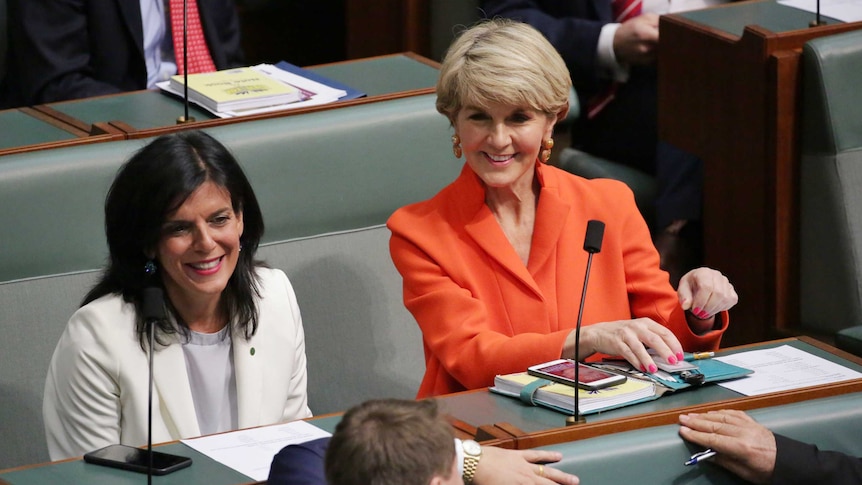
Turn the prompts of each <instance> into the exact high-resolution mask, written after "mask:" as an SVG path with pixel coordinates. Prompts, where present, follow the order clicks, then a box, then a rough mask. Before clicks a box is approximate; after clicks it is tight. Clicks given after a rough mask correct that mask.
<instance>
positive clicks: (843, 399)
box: [541, 393, 862, 484]
mask: <svg viewBox="0 0 862 485" xmlns="http://www.w3.org/2000/svg"><path fill="white" fill-rule="evenodd" d="M860 400H862V394H860V393H855V394H846V395H843V396H836V397H830V398H824V399H815V400H811V401H804V402H799V403H795V404H788V405H784V406H775V407H771V408H762V409H757V410H753V411H750V412H749V414H750V415H751V416H752V417H753V418H754V419H756V420H757V421H758V422H759V423H761V424H763V425H765V426H767V427H768V428H770V429H772V430H773V431H776V432H778V433H781V434H783V435H785V436H788V437H790V438H794V439H798V440H801V441H805V442H809V443H814V444H816V445H818V446H819V447H820V449H823V450H835V451H841V452H844V453H848V454H850V455H853V456H862V439H859V437H860V436H862V406H859V402H860ZM678 430H679V426H676V425H666V426H656V427H651V428H645V429H640V430H636V431H627V432H624V433H615V434H610V435H605V436H600V437H597V438H590V439H585V440H581V441H574V442H570V443H563V444H559V445H553V446H548V447H543V448H541V449H547V450H554V451H559V452H561V453H562V454H563V460H562V461H561V462H560V463H558V464H555V465H553V466H554V467H556V468H559V469H561V470H564V471H566V472H569V473H574V474H576V475H578V477H579V478H580V479H581V483H584V484H587V483H603V484H604V483H645V484H647V483H648V484H683V483H685V484H725V483H727V484H731V483H732V484H736V483H747V482H743V481H742V480H740V479H739V478H737V477H735V476H733V475H732V474H730V473H728V472H727V471H725V470H724V469H721V468H719V467H718V466H716V465H713V464H711V463H703V464H700V465H698V466H693V467H690V466H684V465H683V463H684V462H685V461H686V460H687V459H688V458H689V457H690V456H691V455H692V454H693V453H695V452H697V451H702V448H699V447H696V446H694V445H691V444H689V443H687V442H685V441H683V440H682V438H680V437H679V434H678Z"/></svg>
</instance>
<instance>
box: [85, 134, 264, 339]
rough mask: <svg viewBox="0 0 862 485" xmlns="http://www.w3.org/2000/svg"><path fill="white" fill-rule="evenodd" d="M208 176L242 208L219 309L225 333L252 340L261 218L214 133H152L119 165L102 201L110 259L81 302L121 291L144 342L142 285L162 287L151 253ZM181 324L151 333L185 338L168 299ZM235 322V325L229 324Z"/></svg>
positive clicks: (185, 331) (248, 186) (246, 185)
mask: <svg viewBox="0 0 862 485" xmlns="http://www.w3.org/2000/svg"><path fill="white" fill-rule="evenodd" d="M207 181H211V182H213V183H215V184H216V185H218V186H219V187H224V188H225V189H227V191H228V192H229V193H230V199H231V205H232V206H233V210H234V211H235V212H237V213H239V212H242V218H243V233H242V237H241V238H240V244H241V248H242V251H240V253H239V259H238V261H237V266H236V270H235V271H234V273H233V275H231V277H230V280H229V281H228V284H227V287H226V288H225V289H224V291H223V292H222V295H221V299H220V310H221V311H222V312H223V316H224V317H225V318H226V321H227V322H228V324H229V325H228V326H229V327H231V328H230V329H229V331H230V332H234V331H241V334H242V335H244V336H245V338H247V339H248V338H250V337H251V336H252V335H254V334H255V332H256V331H257V324H258V314H257V307H256V304H255V296H257V295H259V289H258V281H257V276H256V273H255V267H256V266H257V265H259V264H260V263H259V262H257V261H255V259H254V257H255V253H256V252H257V248H258V244H259V243H260V238H261V236H263V216H262V215H261V212H260V207H259V206H258V203H257V198H256V197H255V195H254V191H253V190H252V188H251V184H249V182H248V179H247V178H246V176H245V174H244V173H243V171H242V168H241V167H240V166H239V163H237V161H236V159H235V158H234V157H233V155H231V153H230V152H229V151H228V150H227V148H225V147H224V145H222V144H221V143H219V142H218V141H217V140H216V139H215V138H213V137H211V136H209V135H207V134H206V133H203V132H201V131H182V132H178V133H173V134H169V135H164V136H160V137H158V138H156V139H155V140H153V141H152V142H151V143H149V144H148V145H147V146H145V147H143V148H142V149H141V150H139V151H138V152H137V153H135V154H134V155H133V156H132V158H130V159H129V160H128V161H127V162H126V163H125V164H124V165H123V166H122V167H121V168H120V170H119V172H118V173H117V176H116V178H115V179H114V182H113V184H112V185H111V189H110V190H109V191H108V196H107V198H106V199H105V234H106V235H107V238H108V251H109V253H110V259H109V262H108V266H107V267H106V268H105V270H104V272H103V274H102V276H101V279H100V280H99V282H98V283H96V285H95V286H94V287H93V288H92V289H91V290H90V291H89V293H87V296H86V297H84V301H83V303H82V304H81V305H82V306H83V305H86V304H87V303H90V302H91V301H93V300H95V299H97V298H100V297H102V296H104V295H108V294H117V295H122V297H123V300H125V301H126V302H129V303H132V304H133V305H134V306H135V310H136V314H137V318H136V325H135V328H136V331H137V334H138V337H139V339H140V341H141V347H144V346H145V342H146V340H147V338H146V325H145V322H144V319H143V317H142V312H141V290H143V288H145V287H147V286H159V287H162V288H164V286H163V283H162V279H161V277H160V276H159V275H158V272H159V271H158V269H157V271H156V274H155V275H151V274H147V272H146V271H145V270H144V267H145V265H146V264H147V262H148V261H149V259H150V258H148V257H147V253H155V251H156V246H157V245H158V242H159V240H160V238H161V234H162V224H163V223H164V221H165V218H166V217H167V216H168V215H169V214H170V213H172V212H174V211H175V210H177V209H178V208H179V207H180V206H181V205H182V204H183V202H185V200H186V199H187V198H188V197H189V196H190V195H191V194H192V192H194V191H195V190H196V189H197V188H198V187H200V186H201V185H202V184H203V183H204V182H207ZM167 307H168V309H169V310H170V311H171V312H172V313H173V315H174V317H175V319H176V321H177V323H178V324H179V329H177V328H175V327H174V326H172V325H171V323H170V322H164V321H163V322H159V324H158V326H157V327H156V338H157V340H158V342H159V344H161V345H164V344H165V343H166V342H165V340H164V339H163V338H161V339H160V338H159V337H160V336H162V337H163V336H164V335H167V334H172V333H176V332H177V330H179V331H180V332H181V333H182V334H183V335H185V336H188V332H189V330H188V326H187V324H186V322H184V321H182V319H181V318H180V316H179V315H178V313H177V312H176V310H175V309H174V308H173V305H171V303H170V302H169V301H168V302H167ZM233 327H236V328H233Z"/></svg>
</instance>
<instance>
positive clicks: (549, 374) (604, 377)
mask: <svg viewBox="0 0 862 485" xmlns="http://www.w3.org/2000/svg"><path fill="white" fill-rule="evenodd" d="M578 365H579V369H578V387H579V388H581V389H586V390H588V391H595V390H597V389H602V388H605V387H609V386H614V385H617V384H622V383H623V382H625V381H626V376H623V375H620V374H614V373H613V372H608V371H606V370H602V369H597V368H595V367H591V366H590V365H589V364H578ZM527 374H530V375H531V376H535V377H542V378H544V379H548V380H551V381H554V382H559V383H562V384H568V385H570V386H573V385H574V384H575V362H574V361H573V360H571V359H559V360H554V361H551V362H545V363H544V364H539V365H534V366H532V367H528V368H527Z"/></svg>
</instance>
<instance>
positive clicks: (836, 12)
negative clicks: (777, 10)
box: [778, 0, 862, 22]
mask: <svg viewBox="0 0 862 485" xmlns="http://www.w3.org/2000/svg"><path fill="white" fill-rule="evenodd" d="M778 3H780V4H781V5H784V6H787V7H793V8H798V9H799V10H805V11H806V12H812V13H813V12H816V11H817V0H778ZM820 15H823V16H825V17H832V18H833V19H836V20H841V21H842V22H858V21H860V20H862V0H820Z"/></svg>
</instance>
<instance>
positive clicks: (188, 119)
mask: <svg viewBox="0 0 862 485" xmlns="http://www.w3.org/2000/svg"><path fill="white" fill-rule="evenodd" d="M173 34H174V35H176V32H174V33H173ZM188 52H189V0H183V110H184V111H183V113H184V114H183V116H180V117H179V118H177V124H178V125H183V124H186V123H193V122H194V121H195V118H194V116H189V54H188Z"/></svg>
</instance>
